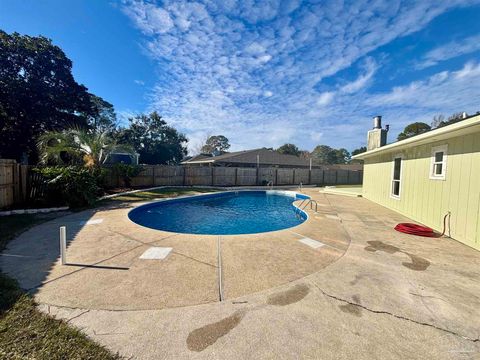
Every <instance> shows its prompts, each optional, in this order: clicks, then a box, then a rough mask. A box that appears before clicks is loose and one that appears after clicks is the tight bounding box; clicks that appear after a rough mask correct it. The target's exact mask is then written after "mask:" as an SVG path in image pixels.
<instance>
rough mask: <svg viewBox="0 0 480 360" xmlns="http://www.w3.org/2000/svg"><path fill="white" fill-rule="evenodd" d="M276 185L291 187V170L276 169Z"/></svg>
mask: <svg viewBox="0 0 480 360" xmlns="http://www.w3.org/2000/svg"><path fill="white" fill-rule="evenodd" d="M277 185H293V169H280V168H279V169H277Z"/></svg>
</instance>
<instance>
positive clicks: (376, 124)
mask: <svg viewBox="0 0 480 360" xmlns="http://www.w3.org/2000/svg"><path fill="white" fill-rule="evenodd" d="M373 128H374V129H381V128H382V117H381V116H380V115H377V116H375V117H374V118H373Z"/></svg>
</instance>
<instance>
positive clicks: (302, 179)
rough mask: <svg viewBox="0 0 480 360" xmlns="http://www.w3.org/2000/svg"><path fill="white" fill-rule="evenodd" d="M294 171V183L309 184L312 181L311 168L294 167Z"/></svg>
mask: <svg viewBox="0 0 480 360" xmlns="http://www.w3.org/2000/svg"><path fill="white" fill-rule="evenodd" d="M294 170H295V171H294V173H293V175H294V176H293V183H294V184H300V183H302V184H304V185H307V184H309V183H310V170H308V169H294Z"/></svg>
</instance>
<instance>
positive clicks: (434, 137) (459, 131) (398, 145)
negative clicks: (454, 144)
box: [352, 113, 480, 160]
mask: <svg viewBox="0 0 480 360" xmlns="http://www.w3.org/2000/svg"><path fill="white" fill-rule="evenodd" d="M474 131H480V114H478V113H477V114H475V115H473V116H471V117H469V118H466V119H465V120H462V121H459V122H457V123H454V124H451V125H447V126H444V127H441V128H438V129H435V130H431V131H428V132H426V133H423V134H420V135H416V136H413V137H411V138H408V139H405V140H401V141H397V142H394V143H392V144H388V145H385V146H382V147H379V148H376V149H374V150H370V151H367V152H364V153H361V154H358V155H355V156H353V157H352V159H359V160H363V159H366V158H368V157H371V156H375V155H379V154H381V153H386V152H390V151H399V150H403V149H406V148H409V147H412V146H419V145H424V144H428V143H432V142H435V141H440V140H445V139H449V138H452V137H456V136H462V135H467V134H471V133H472V132H474Z"/></svg>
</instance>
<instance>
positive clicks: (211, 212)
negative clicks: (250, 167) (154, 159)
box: [128, 190, 309, 235]
mask: <svg viewBox="0 0 480 360" xmlns="http://www.w3.org/2000/svg"><path fill="white" fill-rule="evenodd" d="M308 198H309V197H308V196H306V195H303V194H297V193H295V192H293V191H278V190H267V191H228V192H221V193H214V194H206V195H198V196H192V197H186V198H180V199H171V200H164V201H158V202H153V203H149V204H146V205H142V206H139V207H137V208H135V209H133V210H131V211H130V212H129V214H128V217H129V218H130V220H132V221H133V222H135V223H137V224H139V225H142V226H146V227H149V228H152V229H157V230H163V231H170V232H177V233H187V234H208V235H235V234H252V233H262V232H267V231H275V230H281V229H286V228H289V227H292V226H296V225H299V224H301V223H303V222H304V221H305V220H306V219H307V215H306V213H305V212H303V211H301V210H300V209H298V208H296V207H295V206H294V205H293V202H294V201H295V200H298V199H308Z"/></svg>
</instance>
